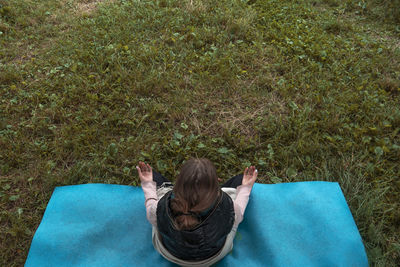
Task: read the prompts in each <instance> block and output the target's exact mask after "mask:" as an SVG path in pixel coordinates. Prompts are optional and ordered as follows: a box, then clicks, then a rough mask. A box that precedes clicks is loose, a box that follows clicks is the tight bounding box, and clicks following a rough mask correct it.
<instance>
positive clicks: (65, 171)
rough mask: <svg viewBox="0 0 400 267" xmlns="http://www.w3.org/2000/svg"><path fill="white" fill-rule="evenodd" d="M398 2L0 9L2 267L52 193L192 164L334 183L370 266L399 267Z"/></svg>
mask: <svg viewBox="0 0 400 267" xmlns="http://www.w3.org/2000/svg"><path fill="white" fill-rule="evenodd" d="M395 3H397V2H396V1H383V2H379V1H351V0H349V1H335V0H314V1H288V0H286V1H273V0H269V1H267V0H256V1H253V0H251V1H238V0H234V1H225V0H222V1H217V2H216V1H210V0H202V1H189V0H183V1H176V0H158V1H150V0H149V1H146V0H145V1H134V0H130V1H129V0H114V1H91V0H64V1H51V0H43V1H39V2H36V1H35V2H33V1H31V0H23V1H21V0H9V1H5V0H0V151H1V153H0V207H1V212H0V214H1V215H0V216H1V217H0V218H1V220H0V251H1V253H0V255H1V261H0V265H1V266H20V265H23V263H24V261H25V259H26V256H27V253H28V249H29V245H30V242H31V240H32V237H33V234H34V231H35V230H36V228H37V227H38V225H39V223H40V220H41V218H42V215H43V212H44V210H45V208H46V205H47V202H48V200H49V198H50V196H51V193H52V191H53V189H54V187H55V186H62V185H69V184H80V183H89V182H101V183H115V184H128V185H138V182H139V181H138V177H137V175H136V173H135V166H136V164H137V162H138V161H139V160H146V161H147V162H149V163H150V164H152V165H153V166H154V167H155V168H157V169H158V170H159V171H161V172H162V173H164V174H165V175H166V176H168V177H170V178H173V177H175V175H176V170H177V169H178V168H179V166H180V164H181V163H182V162H183V161H184V160H185V159H187V158H189V157H191V156H199V157H207V158H209V159H211V160H212V161H213V162H214V163H215V164H216V167H217V168H218V173H219V176H220V177H223V178H224V179H227V178H229V177H230V176H232V175H234V174H236V173H238V172H240V171H242V170H243V168H244V167H245V166H248V165H250V164H256V165H257V167H258V169H259V173H260V176H261V177H260V180H259V182H263V183H267V182H273V183H280V182H294V181H309V180H324V181H338V182H339V183H340V185H341V188H342V190H343V192H344V195H345V197H346V200H347V201H348V204H349V206H350V209H351V211H352V214H353V216H354V219H355V221H356V224H357V226H358V228H359V230H360V233H361V236H362V238H363V241H364V245H365V247H366V250H367V254H368V258H369V261H370V263H371V265H374V266H375V265H376V266H396V265H397V264H398V263H399V262H400V239H399V237H400V212H399V211H400V207H399V203H400V181H399V176H400V170H399V164H398V162H399V158H400V143H399V141H400V140H399V139H400V138H399V131H400V110H399V104H400V103H399V94H400V72H399V70H400V38H399V33H400V29H399V28H398V24H397V22H398V18H399V17H398V14H397V13H396V12H397V10H396V9H391V10H394V11H393V12H392V13H390V14H389V13H386V12H390V10H389V9H387V8H385V7H387V6H388V5H389V6H390V5H393V4H395ZM388 10H389V11H388Z"/></svg>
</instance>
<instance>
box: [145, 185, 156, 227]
mask: <svg viewBox="0 0 400 267" xmlns="http://www.w3.org/2000/svg"><path fill="white" fill-rule="evenodd" d="M142 189H143V192H144V197H145V201H144V205H145V206H146V217H147V220H148V221H149V222H150V223H151V224H152V225H153V226H157V213H156V212H157V204H158V198H157V193H156V182H153V181H147V182H143V183H142Z"/></svg>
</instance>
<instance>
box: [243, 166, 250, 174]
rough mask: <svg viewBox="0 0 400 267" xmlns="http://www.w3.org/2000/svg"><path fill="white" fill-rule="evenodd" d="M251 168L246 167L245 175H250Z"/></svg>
mask: <svg viewBox="0 0 400 267" xmlns="http://www.w3.org/2000/svg"><path fill="white" fill-rule="evenodd" d="M248 170H249V168H248V167H246V169H244V175H248V173H249V171H248Z"/></svg>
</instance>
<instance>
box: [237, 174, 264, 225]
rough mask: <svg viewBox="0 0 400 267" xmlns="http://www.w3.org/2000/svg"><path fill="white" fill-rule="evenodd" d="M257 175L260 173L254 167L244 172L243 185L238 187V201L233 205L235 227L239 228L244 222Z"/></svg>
mask: <svg viewBox="0 0 400 267" xmlns="http://www.w3.org/2000/svg"><path fill="white" fill-rule="evenodd" d="M257 175H258V171H257V170H256V167H254V166H251V167H250V168H246V169H245V170H244V174H243V180H242V185H240V186H238V187H237V191H236V199H235V201H234V204H233V205H234V209H235V223H234V225H233V226H234V227H237V226H238V225H239V223H241V222H242V221H243V216H244V212H245V210H246V207H247V203H248V202H249V197H250V193H251V189H252V188H253V185H254V183H255V182H256V180H257Z"/></svg>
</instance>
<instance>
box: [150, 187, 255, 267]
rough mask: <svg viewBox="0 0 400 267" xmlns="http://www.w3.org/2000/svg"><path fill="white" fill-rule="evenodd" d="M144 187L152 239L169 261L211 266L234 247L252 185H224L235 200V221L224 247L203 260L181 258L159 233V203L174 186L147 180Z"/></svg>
mask: <svg viewBox="0 0 400 267" xmlns="http://www.w3.org/2000/svg"><path fill="white" fill-rule="evenodd" d="M142 189H143V192H144V195H145V206H146V216H147V219H148V221H149V222H150V223H151V224H152V226H153V231H152V241H153V245H154V248H155V249H156V250H157V251H158V252H159V253H160V254H161V255H162V256H163V257H164V258H165V259H167V260H168V261H171V262H173V263H176V264H178V265H181V266H192V267H193V266H210V265H212V264H214V263H216V262H218V261H219V260H221V259H222V258H224V257H225V256H226V254H228V253H229V252H230V251H231V250H232V248H233V239H234V238H235V235H236V230H237V228H238V226H239V223H240V222H242V220H243V216H244V212H245V210H246V206H247V203H248V201H249V196H250V193H251V189H252V186H249V185H241V186H238V187H237V189H236V188H229V187H223V188H222V191H224V192H225V193H227V194H228V195H229V196H230V197H231V198H232V200H233V206H234V210H235V221H234V224H233V227H232V230H231V232H230V233H229V234H228V236H227V238H226V241H225V244H224V246H223V247H222V249H221V250H220V251H219V252H218V253H217V254H215V255H214V256H212V257H211V258H208V259H205V260H202V261H185V260H181V259H179V258H177V257H175V256H173V255H172V254H171V253H169V252H168V250H167V249H166V248H165V247H164V245H163V244H162V242H161V240H160V238H159V233H158V230H157V213H156V212H157V204H158V200H159V199H161V198H162V197H163V196H164V195H165V194H166V193H167V192H169V191H170V190H172V187H160V188H159V189H156V183H155V182H145V183H142Z"/></svg>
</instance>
